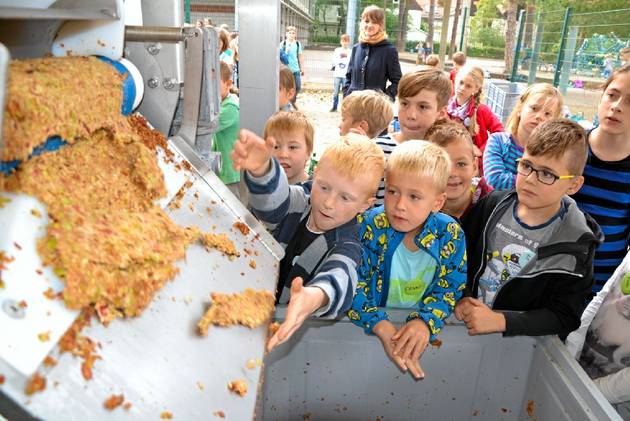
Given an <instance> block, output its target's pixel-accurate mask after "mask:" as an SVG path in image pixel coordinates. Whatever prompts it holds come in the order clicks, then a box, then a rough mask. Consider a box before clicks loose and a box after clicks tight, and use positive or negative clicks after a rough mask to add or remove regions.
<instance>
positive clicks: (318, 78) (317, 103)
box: [298, 50, 601, 156]
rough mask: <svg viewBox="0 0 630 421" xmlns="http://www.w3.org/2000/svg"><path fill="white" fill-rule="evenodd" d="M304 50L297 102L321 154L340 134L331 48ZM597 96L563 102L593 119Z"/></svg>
mask: <svg viewBox="0 0 630 421" xmlns="http://www.w3.org/2000/svg"><path fill="white" fill-rule="evenodd" d="M304 54H305V57H304V58H305V77H304V79H303V81H304V82H303V85H304V90H303V92H302V93H301V94H300V95H299V97H298V106H299V107H300V110H302V111H304V112H305V113H306V114H307V115H308V116H309V117H310V118H311V119H312V121H313V123H314V125H315V153H316V154H317V156H321V152H322V151H323V149H324V148H325V146H326V145H328V144H329V143H331V142H334V141H335V140H336V139H337V138H338V137H339V129H338V127H337V125H338V123H339V121H338V120H339V114H338V113H330V112H329V111H328V110H330V108H331V106H332V72H331V71H330V68H331V65H332V63H331V58H332V50H305V52H304ZM400 60H401V69H402V71H403V74H404V73H407V72H409V71H413V70H414V69H416V65H415V55H414V54H412V53H401V54H400ZM469 62H470V63H471V64H473V65H476V66H480V67H481V68H483V69H485V70H488V71H489V72H490V73H491V74H493V75H499V74H502V73H503V71H504V68H505V66H504V64H503V61H502V60H491V59H478V58H470V59H469ZM600 96H601V91H599V90H594V89H574V88H569V90H568V92H567V95H566V96H565V104H566V105H567V106H568V107H569V109H570V111H571V113H572V114H578V113H582V114H583V115H584V116H585V117H586V118H587V119H592V118H593V117H594V115H595V113H596V110H597V103H598V102H599V98H600Z"/></svg>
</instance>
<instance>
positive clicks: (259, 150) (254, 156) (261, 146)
mask: <svg viewBox="0 0 630 421" xmlns="http://www.w3.org/2000/svg"><path fill="white" fill-rule="evenodd" d="M275 144H276V142H275V140H274V139H273V138H272V137H268V138H267V139H266V140H265V139H263V138H261V137H259V136H258V135H256V134H255V133H253V132H250V131H249V130H247V129H242V130H241V132H240V137H239V139H238V140H237V141H236V143H234V150H233V151H232V154H231V157H232V161H233V163H234V168H236V169H237V170H241V169H242V170H245V171H249V172H250V173H251V175H253V176H254V177H261V176H263V175H265V174H266V173H267V171H269V168H270V165H271V156H272V153H273V148H274V147H275Z"/></svg>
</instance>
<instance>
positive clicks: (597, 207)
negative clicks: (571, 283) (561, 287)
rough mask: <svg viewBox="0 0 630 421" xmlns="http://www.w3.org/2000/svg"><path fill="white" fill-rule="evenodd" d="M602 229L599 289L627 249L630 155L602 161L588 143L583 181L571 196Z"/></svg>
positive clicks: (597, 259)
mask: <svg viewBox="0 0 630 421" xmlns="http://www.w3.org/2000/svg"><path fill="white" fill-rule="evenodd" d="M574 198H575V200H576V202H577V203H578V206H579V207H580V209H582V211H584V212H587V213H589V214H590V215H591V216H592V217H593V218H594V219H595V221H597V223H598V224H599V226H600V227H601V228H602V231H603V232H604V236H605V238H604V242H603V243H602V245H600V246H599V248H598V249H597V251H596V252H595V285H594V286H593V291H594V292H597V291H599V290H601V289H602V287H603V286H604V284H605V283H606V281H607V280H608V279H609V278H610V277H611V276H612V274H613V272H614V271H615V269H616V268H617V266H619V265H620V264H621V262H622V260H623V258H624V257H625V255H626V253H627V251H628V240H629V238H630V156H628V157H626V158H625V159H622V160H621V161H612V162H607V161H602V160H601V159H599V158H597V157H596V156H595V155H594V154H593V152H592V150H591V149H590V147H589V153H588V160H587V162H586V167H585V168H584V185H583V186H582V188H581V189H580V191H579V192H578V193H577V194H575V196H574Z"/></svg>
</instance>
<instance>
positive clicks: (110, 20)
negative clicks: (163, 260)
mask: <svg viewBox="0 0 630 421" xmlns="http://www.w3.org/2000/svg"><path fill="white" fill-rule="evenodd" d="M8 3H9V4H8ZM2 44H4V46H6V48H4V47H3V46H2ZM216 46H217V43H216V34H215V33H214V31H213V30H207V29H201V28H194V27H184V26H183V2H182V1H181V0H169V1H166V0H158V1H133V0H129V1H125V2H124V3H123V1H122V0H91V1H76V0H58V1H56V2H54V1H52V0H30V1H15V2H2V4H1V5H0V100H2V98H3V95H4V92H5V90H4V87H5V80H6V69H7V63H8V60H9V57H12V58H28V57H40V56H43V55H45V54H48V53H50V52H53V53H55V54H64V49H65V50H68V49H71V48H72V50H73V54H81V53H85V54H101V55H105V56H109V57H110V58H112V59H114V60H117V59H119V58H120V57H121V56H124V57H126V58H127V59H129V60H130V61H131V62H132V63H133V64H134V65H135V66H136V67H137V68H138V69H139V71H140V74H141V76H142V79H143V80H144V82H143V86H144V98H143V100H142V103H141V104H140V107H139V108H138V111H139V112H140V113H141V114H142V115H144V116H145V117H146V118H147V120H148V121H149V123H150V124H151V125H152V126H153V127H155V128H157V129H158V130H159V131H161V132H162V133H168V131H169V130H170V128H171V124H172V121H173V118H174V115H175V110H176V108H177V104H178V102H179V101H180V98H181V100H182V107H183V112H182V117H181V127H180V128H179V130H178V131H177V132H176V133H175V134H174V135H173V136H171V137H170V138H169V139H168V148H169V149H170V150H171V151H172V152H173V153H174V154H175V162H174V163H165V162H164V160H162V159H159V162H160V166H161V168H162V170H163V172H164V177H165V181H166V185H167V190H168V196H167V197H166V198H165V199H163V200H162V201H160V205H161V206H162V207H163V208H164V209H165V210H166V211H167V213H168V214H169V215H170V216H171V218H172V219H173V220H174V222H176V223H177V224H179V225H181V226H186V225H197V226H198V227H199V228H200V229H202V230H203V231H213V232H217V233H226V234H228V235H229V237H230V238H231V239H232V241H233V242H234V243H235V245H236V247H237V248H238V249H240V250H243V249H244V248H248V249H250V250H251V252H252V255H251V256H246V255H244V254H243V253H242V256H241V257H240V258H237V259H235V260H233V261H232V260H229V259H227V258H226V257H225V256H222V255H221V254H220V253H218V252H208V251H206V250H205V249H204V248H202V247H201V246H200V245H191V246H189V247H188V249H187V254H186V258H185V259H184V260H183V261H180V262H178V266H179V268H180V273H179V274H178V275H177V277H176V278H175V279H174V280H173V281H171V282H169V283H167V284H166V285H165V287H164V288H163V289H162V290H161V291H160V292H159V293H158V294H157V296H156V297H155V299H154V300H153V302H152V304H151V305H150V307H149V308H148V309H146V310H145V311H144V313H143V314H142V315H141V316H140V317H137V318H134V319H125V320H116V321H114V322H112V323H111V324H110V325H109V326H108V327H105V326H103V325H102V324H100V323H98V322H93V323H92V325H91V326H89V327H87V328H85V329H84V331H83V334H85V335H86V336H89V337H90V338H92V339H93V340H95V341H97V342H98V343H99V344H100V346H99V349H98V354H99V355H100V357H101V358H102V359H100V360H98V361H97V362H96V363H95V366H94V376H93V379H92V380H89V381H86V380H85V379H84V378H83V377H82V375H81V368H80V366H81V360H80V359H79V358H76V357H74V356H72V355H71V354H69V353H65V354H59V348H58V346H57V345H56V343H57V340H58V339H59V337H60V336H61V334H62V333H63V332H64V331H65V329H66V328H67V327H68V326H69V325H70V324H71V323H72V321H73V320H74V318H75V317H76V316H77V313H76V312H74V311H69V310H67V309H66V308H65V307H64V306H63V304H62V303H61V302H59V301H54V302H52V301H50V300H46V299H45V298H44V297H43V295H42V291H43V290H45V289H46V288H47V287H52V288H53V289H54V290H58V289H59V288H60V287H61V284H60V282H61V281H60V280H59V279H57V278H56V276H55V275H54V274H53V273H52V271H51V270H50V268H46V267H43V265H42V264H41V261H40V260H39V256H38V255H37V253H36V250H35V242H36V239H37V238H38V236H41V235H42V229H41V228H42V226H45V224H46V222H47V220H46V217H45V209H44V208H43V206H42V205H41V204H40V203H38V202H37V201H36V200H35V199H33V198H31V197H27V196H24V195H13V194H8V193H2V195H1V196H2V197H3V198H4V199H7V198H8V199H10V202H8V203H4V205H5V206H0V250H5V251H7V252H10V253H11V254H12V255H15V257H16V258H15V260H14V261H13V262H11V264H9V265H7V268H6V269H5V270H3V271H2V272H1V273H0V274H1V275H2V279H3V280H4V282H5V284H6V288H4V289H0V376H2V377H0V378H2V379H3V383H2V384H1V385H0V415H3V416H5V417H6V418H8V419H12V420H13V419H59V420H73V419H74V420H86V419H90V420H93V419H108V420H111V419H118V418H124V419H159V418H160V417H161V416H162V417H164V418H167V417H169V416H173V417H174V418H176V419H210V418H212V417H213V414H215V415H214V416H217V417H218V416H221V415H225V416H226V417H228V418H229V419H238V420H243V419H251V418H252V417H253V414H254V407H255V402H256V394H257V393H256V392H257V389H258V384H259V380H260V377H261V364H260V363H259V362H260V361H261V359H262V357H263V347H264V342H265V339H266V335H267V328H266V326H261V327H258V328H255V329H248V328H244V327H232V328H216V327H214V328H211V329H210V332H209V334H208V336H207V337H200V336H199V335H198V334H197V333H196V328H195V326H196V322H197V321H198V320H199V319H200V318H201V316H202V315H203V313H204V311H205V309H206V308H207V306H208V304H209V302H210V293H211V292H214V291H216V292H240V291H243V290H244V289H245V288H254V289H266V290H269V291H274V290H275V283H276V277H277V270H278V269H277V262H278V260H279V259H280V258H281V257H282V254H283V250H282V248H281V247H279V245H278V244H277V243H276V242H275V241H274V239H273V238H272V237H271V235H270V234H269V233H268V232H267V231H266V230H265V229H264V227H263V226H262V225H261V224H260V223H259V222H258V221H257V220H256V219H255V218H254V217H253V216H252V215H251V214H250V213H249V212H248V211H247V209H246V208H245V207H244V206H243V205H242V204H241V203H240V202H239V201H238V200H237V199H236V198H235V197H234V196H233V195H232V194H231V193H230V192H229V191H228V189H227V188H226V187H225V186H224V185H223V184H222V183H221V181H220V180H219V179H218V178H217V177H216V176H215V174H214V172H213V171H212V170H213V169H216V165H217V163H216V159H214V157H213V155H212V154H211V153H210V147H211V144H209V143H208V142H207V140H208V138H209V137H208V136H206V137H205V138H204V139H202V140H200V139H199V136H198V134H199V132H198V130H197V129H198V126H199V120H200V115H201V116H202V118H205V121H204V123H205V124H206V126H205V127H206V129H207V131H206V134H207V133H208V131H210V132H211V130H212V129H213V127H215V125H216V118H217V116H218V89H217V84H216V79H213V78H211V77H207V78H206V77H204V76H203V75H204V72H206V73H205V74H206V75H207V74H209V73H208V69H210V70H213V69H214V70H216V69H217V66H218V62H217V52H216ZM215 74H218V72H215ZM180 91H182V93H181V94H180ZM204 96H205V99H203V98H204ZM200 107H201V108H204V107H205V111H204V112H202V113H200V112H199V110H200ZM204 113H205V114H204ZM0 142H1V141H0ZM204 142H205V143H204ZM1 145H2V144H1V143H0V147H1ZM182 161H186V162H187V163H188V164H190V166H188V165H186V166H184V167H185V169H183V170H182V169H181V168H177V163H178V162H182ZM186 168H188V169H186ZM186 183H192V184H191V185H190V187H189V188H188V189H187V190H186V192H185V194H184V196H183V198H182V199H181V206H179V208H177V209H174V210H171V209H169V208H168V206H167V205H168V203H169V201H170V200H172V199H173V197H174V196H175V195H176V193H177V192H178V191H180V189H181V188H182V186H184V185H185V184H186ZM32 209H39V211H40V212H41V213H42V214H43V215H44V217H43V218H42V219H41V221H39V222H37V223H35V222H33V219H32V218H31V219H29V218H27V217H25V215H28V214H29V211H30V210H32ZM236 221H242V222H244V223H245V224H247V226H248V227H249V228H250V230H251V231H250V232H249V234H247V235H244V234H242V233H240V232H238V230H236V229H234V228H233V224H234V223H235V222H236ZM15 243H18V244H20V247H21V252H20V253H15V249H14V244H15ZM22 251H23V253H22ZM253 256H255V257H253ZM251 259H255V261H256V265H255V268H253V267H252V266H250V264H249V262H250V260H251ZM39 268H42V270H41V272H42V273H41V275H39V274H38V273H36V270H39ZM42 278H43V279H44V281H42ZM21 300H23V301H25V302H28V306H27V307H20V306H19V305H17V303H19V302H21ZM43 331H46V332H47V333H48V335H49V337H50V340H49V341H46V342H42V341H41V340H38V334H39V333H41V332H43ZM46 355H50V356H53V357H54V358H55V359H56V360H58V364H57V365H56V366H53V367H46V366H44V365H43V364H42V360H43V359H44V357H45V356H46ZM252 361H254V362H256V364H252V363H251V362H252ZM35 371H36V372H38V373H40V374H42V375H44V376H45V377H46V379H47V387H46V389H45V390H44V391H43V392H41V393H37V394H35V395H32V396H26V395H25V393H24V388H25V383H26V382H27V379H28V378H29V377H30V375H31V374H32V373H33V372H35ZM237 379H243V380H244V381H245V382H246V383H247V384H248V385H249V392H248V393H247V394H246V395H245V396H243V397H241V396H238V395H236V394H233V393H231V392H230V391H229V390H228V388H227V384H228V383H229V382H231V381H234V380H237ZM113 394H116V395H118V394H123V395H124V398H125V402H129V403H131V407H130V408H129V409H128V410H124V409H122V408H117V409H116V410H114V411H113V412H110V411H108V410H106V409H105V408H104V406H103V403H104V401H105V400H106V399H107V398H108V397H110V396H111V395H113ZM0 418H1V417H0Z"/></svg>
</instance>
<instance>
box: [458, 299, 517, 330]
mask: <svg viewBox="0 0 630 421" xmlns="http://www.w3.org/2000/svg"><path fill="white" fill-rule="evenodd" d="M458 306H459V304H458ZM459 315H460V316H461V319H460V316H457V313H456V316H457V318H458V319H460V320H463V321H464V323H466V327H467V328H468V334H469V335H482V334H485V333H497V332H505V316H504V315H503V314H502V313H499V312H496V311H492V309H491V308H490V307H488V306H487V305H485V304H484V303H482V302H481V301H479V300H477V299H476V298H470V297H467V302H465V303H463V304H462V306H461V308H460V309H459Z"/></svg>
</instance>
